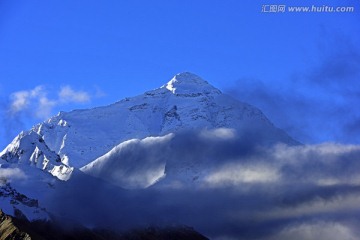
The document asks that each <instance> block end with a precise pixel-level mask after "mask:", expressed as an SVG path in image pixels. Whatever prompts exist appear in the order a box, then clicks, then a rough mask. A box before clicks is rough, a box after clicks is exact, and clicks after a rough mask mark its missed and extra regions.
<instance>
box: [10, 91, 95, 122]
mask: <svg viewBox="0 0 360 240" xmlns="http://www.w3.org/2000/svg"><path fill="white" fill-rule="evenodd" d="M50 94H51V95H54V94H52V93H51V92H49V91H48V90H47V89H46V88H45V87H44V86H36V87H35V88H33V89H30V90H23V91H18V92H14V93H12V94H11V95H10V101H11V102H10V106H9V112H10V114H12V115H15V114H18V113H21V112H26V113H27V114H29V115H31V117H36V118H40V119H45V118H47V117H49V116H50V115H51V114H53V109H54V108H55V107H56V106H59V105H63V104H70V103H87V102H89V101H90V100H91V95H90V94H89V93H87V92H85V91H76V90H74V89H73V88H72V87H71V86H69V85H67V86H64V87H62V88H61V89H60V91H59V92H58V94H57V98H49V97H48V95H50Z"/></svg>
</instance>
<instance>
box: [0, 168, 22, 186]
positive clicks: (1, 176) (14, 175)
mask: <svg viewBox="0 0 360 240" xmlns="http://www.w3.org/2000/svg"><path fill="white" fill-rule="evenodd" d="M26 178H27V177H26V175H25V173H24V172H23V171H21V170H20V169H18V168H0V184H1V183H2V182H3V181H6V182H11V181H12V180H16V179H20V180H21V179H26Z"/></svg>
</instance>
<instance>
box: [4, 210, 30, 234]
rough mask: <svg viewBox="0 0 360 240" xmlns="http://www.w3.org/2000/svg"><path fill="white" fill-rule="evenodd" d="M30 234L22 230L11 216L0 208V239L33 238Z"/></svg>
mask: <svg viewBox="0 0 360 240" xmlns="http://www.w3.org/2000/svg"><path fill="white" fill-rule="evenodd" d="M31 239H32V238H31V237H30V235H29V234H27V233H26V232H23V231H21V230H20V229H19V228H18V227H17V226H16V225H15V224H14V222H13V219H12V218H11V217H10V216H7V215H5V214H4V213H3V212H2V210H1V209H0V240H31Z"/></svg>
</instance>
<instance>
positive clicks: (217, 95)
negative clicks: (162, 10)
mask: <svg viewBox="0 0 360 240" xmlns="http://www.w3.org/2000/svg"><path fill="white" fill-rule="evenodd" d="M247 142H256V143H257V145H260V146H261V145H272V144H276V143H278V142H281V143H286V144H297V142H296V141H295V140H293V139H292V138H291V137H289V136H288V135H287V134H286V133H285V132H284V131H282V130H280V129H278V128H276V127H275V126H274V125H273V124H272V123H271V122H270V121H269V120H268V119H267V118H266V117H265V115H264V114H263V113H262V112H261V111H260V110H259V109H257V108H255V107H253V106H251V105H249V104H247V103H243V102H240V101H238V100H236V99H234V98H232V97H231V96H229V95H226V94H224V93H222V92H221V91H220V90H219V89H217V88H215V87H213V86H212V85H210V84H209V83H208V82H206V81H205V80H203V79H201V78H200V77H198V76H196V75H194V74H192V73H188V72H185V73H180V74H177V75H176V76H174V77H173V78H172V79H171V80H170V81H169V82H168V83H166V84H164V85H163V86H161V87H160V88H157V89H155V90H151V91H147V92H145V93H144V94H141V95H138V96H135V97H130V98H125V99H123V100H121V101H119V102H116V103H114V104H111V105H109V106H104V107H97V108H93V109H86V110H74V111H71V112H60V113H59V114H58V115H57V116H54V117H52V118H50V119H49V120H47V121H45V122H43V123H40V124H38V125H36V126H34V127H33V128H32V129H31V130H29V131H27V132H22V133H20V134H19V135H18V136H17V137H16V138H15V139H14V140H13V141H12V142H11V143H10V144H9V145H8V146H7V147H6V148H5V149H4V150H3V151H2V152H1V153H0V170H1V168H17V167H19V166H20V167H21V169H23V170H24V169H26V168H34V169H36V170H37V171H40V170H42V171H43V173H44V174H45V175H44V176H41V177H40V178H43V179H46V181H42V182H49V180H48V179H49V176H51V175H49V173H50V174H52V175H53V176H54V177H56V178H57V179H59V180H65V181H66V180H69V179H71V177H72V174H73V173H74V170H77V169H79V170H81V171H82V172H83V173H85V174H88V175H90V176H94V177H97V178H101V179H103V180H105V181H107V182H110V183H112V184H114V185H117V186H120V187H122V188H147V187H150V186H154V185H157V186H168V185H172V186H174V185H176V184H179V183H181V184H184V183H185V184H192V183H193V182H197V181H199V180H202V179H204V177H205V175H206V172H207V171H208V170H209V169H210V168H211V167H215V166H217V162H219V161H223V160H222V157H220V156H218V155H217V151H218V150H219V149H218V146H220V147H222V148H226V147H225V146H226V145H229V144H230V145H231V144H232V145H234V144H239V147H238V148H239V149H240V150H241V151H242V150H243V149H244V148H246V143H247ZM199 144H200V145H201V146H200V145H199ZM198 145H199V146H200V147H199V148H201V149H203V150H202V151H200V152H199V151H198V150H197V149H196V147H197V146H198ZM225 150H226V149H225ZM229 154H230V153H229ZM230 157H231V156H229V158H230ZM25 172H27V171H26V170H25ZM30 172H31V174H32V172H33V170H31V171H30ZM56 178H55V179H56ZM5 180H6V179H5ZM40 185H41V187H38V186H37V187H35V188H38V190H39V191H40V192H44V191H48V190H46V189H47V187H48V186H50V185H52V184H50V185H49V184H47V185H46V184H45V185H43V184H40ZM34 186H35V185H34ZM44 186H45V187H44ZM25 191H26V190H25ZM51 191H52V190H51ZM0 198H1V196H0Z"/></svg>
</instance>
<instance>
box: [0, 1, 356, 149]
mask: <svg viewBox="0 0 360 240" xmlns="http://www.w3.org/2000/svg"><path fill="white" fill-rule="evenodd" d="M264 4H265V5H266V4H276V5H277V4H284V5H286V6H287V7H288V6H312V5H315V6H323V5H328V6H352V7H354V9H355V10H354V12H352V13H324V12H323V13H318V12H317V13H291V12H284V13H262V12H261V9H262V6H263V5H264ZM359 20H360V2H359V1H347V0H341V1H337V0H332V1H328V0H323V1H318V0H312V1H310V0H307V1H299V0H288V1H277V0H273V1H270V0H269V1H262V2H258V1H249V0H246V1H238V0H236V1H235V0H227V1H215V0H207V1H205V0H197V1H191V2H190V1H183V0H182V1H180V0H179V1H178V0H171V1H169V0H166V1H165V0H164V1H163V0H161V1H160V0H155V1H144V0H142V1H140V0H138V1H130V0H129V1H123V0H122V1H115V0H113V1H111V0H107V1H93V0H87V1H68V0H62V1H44V0H43V1H36V0H34V1H21V0H18V1H0V107H1V115H2V118H1V122H2V126H3V127H2V128H1V129H0V131H1V132H0V147H1V148H3V147H4V146H5V145H6V144H7V143H8V142H9V141H10V140H11V139H12V138H13V137H15V136H16V134H18V133H19V131H21V130H24V129H29V128H30V127H31V126H32V125H33V124H35V123H38V122H40V121H43V120H45V119H46V118H47V117H49V116H52V115H54V114H56V113H57V112H58V111H60V110H65V111H69V110H71V109H75V108H88V107H94V106H99V105H104V104H110V103H112V102H114V101H117V100H120V99H122V98H124V97H127V96H133V95H136V94H141V93H143V92H144V91H146V90H149V89H154V88H157V87H159V86H161V85H162V84H164V83H165V82H166V81H168V80H169V79H170V78H171V77H172V76H173V75H175V74H176V73H178V72H182V71H191V72H193V73H196V74H198V75H200V76H201V77H203V78H204V79H206V80H207V81H209V82H210V83H212V84H213V85H214V86H216V87H218V88H219V89H221V90H222V91H224V92H227V93H230V94H232V95H233V96H235V97H236V98H238V99H240V100H243V101H247V102H249V103H251V104H253V105H255V106H257V107H259V108H260V109H261V110H263V112H264V113H265V114H266V115H267V116H268V117H269V118H270V119H271V120H272V121H273V122H274V123H275V125H277V126H278V127H280V128H283V129H285V130H286V131H287V132H289V133H290V135H292V136H293V137H294V138H296V139H298V140H300V141H302V142H305V143H319V142H324V141H332V142H342V143H360V111H359V110H358V107H357V106H359V104H360V83H359V77H360V49H359V48H360V25H359V24H358V22H359Z"/></svg>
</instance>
